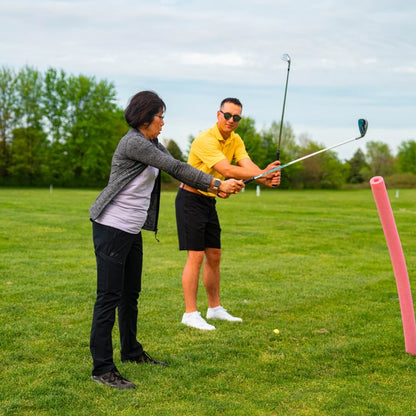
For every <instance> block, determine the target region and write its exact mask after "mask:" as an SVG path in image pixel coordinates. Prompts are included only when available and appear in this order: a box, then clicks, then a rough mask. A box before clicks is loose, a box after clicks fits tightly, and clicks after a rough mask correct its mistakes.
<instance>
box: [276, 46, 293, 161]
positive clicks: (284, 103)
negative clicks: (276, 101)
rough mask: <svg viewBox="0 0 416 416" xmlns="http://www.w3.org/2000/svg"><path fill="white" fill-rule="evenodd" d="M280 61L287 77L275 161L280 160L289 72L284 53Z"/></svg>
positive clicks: (286, 56) (288, 63) (288, 58)
mask: <svg viewBox="0 0 416 416" xmlns="http://www.w3.org/2000/svg"><path fill="white" fill-rule="evenodd" d="M281 59H282V61H285V62H287V75H286V87H285V96H284V99H283V109H282V118H281V119H280V131H279V141H278V143H277V153H276V160H279V158H280V142H281V140H282V129H283V117H284V115H285V106H286V94H287V83H288V81H289V71H290V56H289V55H288V54H287V53H285V54H283V55H282V58H281Z"/></svg>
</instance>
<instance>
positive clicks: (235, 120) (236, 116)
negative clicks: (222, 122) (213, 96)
mask: <svg viewBox="0 0 416 416" xmlns="http://www.w3.org/2000/svg"><path fill="white" fill-rule="evenodd" d="M220 113H222V114H223V115H224V118H225V119H226V120H229V119H230V118H231V117H232V118H233V121H234V122H235V123H238V122H239V121H240V120H241V116H239V115H238V114H234V115H232V114H231V113H224V111H221V110H220Z"/></svg>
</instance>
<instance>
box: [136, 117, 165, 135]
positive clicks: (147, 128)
mask: <svg viewBox="0 0 416 416" xmlns="http://www.w3.org/2000/svg"><path fill="white" fill-rule="evenodd" d="M163 117H164V116H163V112H162V111H159V112H158V113H157V114H155V116H154V118H153V121H152V122H151V123H150V124H148V125H143V126H141V127H139V130H140V131H141V132H142V133H143V135H144V137H146V138H147V139H149V140H154V139H157V138H158V136H159V134H160V132H161V131H162V127H163V126H164V125H165V122H164V121H163Z"/></svg>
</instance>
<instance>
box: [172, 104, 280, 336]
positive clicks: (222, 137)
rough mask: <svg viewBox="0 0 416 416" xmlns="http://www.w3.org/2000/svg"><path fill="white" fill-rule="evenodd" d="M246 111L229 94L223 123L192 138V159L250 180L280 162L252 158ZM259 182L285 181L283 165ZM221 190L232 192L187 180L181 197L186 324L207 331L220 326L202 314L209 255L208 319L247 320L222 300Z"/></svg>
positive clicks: (219, 174)
mask: <svg viewBox="0 0 416 416" xmlns="http://www.w3.org/2000/svg"><path fill="white" fill-rule="evenodd" d="M241 112H242V104H241V102H240V101H239V100H238V99H237V98H226V99H224V100H223V101H222V103H221V106H220V110H219V111H218V112H217V123H216V124H215V125H214V126H213V127H211V128H210V129H209V130H206V131H203V132H201V133H200V134H199V135H198V137H197V138H196V139H195V140H194V142H193V143H192V146H191V151H190V153H189V157H188V163H189V164H190V165H192V166H193V167H195V168H197V169H199V170H202V171H203V172H205V173H209V174H211V175H213V176H214V177H216V178H218V179H224V178H235V179H248V178H251V177H253V176H255V175H258V174H260V173H262V172H264V171H267V170H270V169H273V168H275V167H277V166H279V164H280V162H278V161H276V162H273V163H271V164H270V165H268V166H267V168H266V169H264V170H261V169H260V168H259V167H258V166H257V165H256V164H255V163H253V162H252V160H251V159H250V157H249V155H248V153H247V151H246V149H245V146H244V142H243V140H242V139H241V137H240V136H239V135H238V134H236V133H235V132H234V130H235V129H236V128H237V127H238V123H239V121H240V120H241ZM233 161H234V162H235V165H233V164H232V162H233ZM257 182H259V183H262V184H264V185H267V186H270V187H271V186H276V185H279V184H280V170H278V171H276V172H273V173H271V174H268V175H265V176H263V177H262V178H259V179H257ZM214 186H215V184H214ZM216 195H218V196H219V197H221V198H227V197H228V195H226V194H223V193H222V192H218V191H217V192H216V194H214V193H208V192H201V191H199V190H197V189H195V188H192V187H190V186H188V185H185V184H181V185H180V188H179V190H178V194H177V196H176V202H175V206H176V222H177V228H178V238H179V249H180V250H187V251H188V258H187V261H186V264H185V267H184V269H183V274H182V288H183V294H184V299H185V313H184V314H183V318H182V323H183V324H185V325H188V326H190V327H194V328H198V329H202V330H214V329H215V326H213V325H210V324H209V323H208V322H206V321H205V319H204V318H202V316H201V314H200V312H198V309H197V304H196V298H197V291H198V280H199V273H200V269H201V266H202V262H203V260H204V258H205V263H204V267H203V282H204V286H205V290H206V293H207V297H208V311H207V319H223V320H227V321H234V322H242V319H241V318H237V317H234V316H232V315H231V314H230V313H228V312H227V310H226V309H224V308H223V307H222V306H221V304H220V293H219V292H220V260H221V239H220V232H221V229H220V224H219V220H218V215H217V211H216V207H215V197H216Z"/></svg>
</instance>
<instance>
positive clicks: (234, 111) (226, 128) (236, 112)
mask: <svg viewBox="0 0 416 416" xmlns="http://www.w3.org/2000/svg"><path fill="white" fill-rule="evenodd" d="M241 110H242V108H241V107H240V106H239V105H235V104H233V103H224V104H223V106H222V107H221V110H219V111H218V112H217V120H218V121H217V125H218V129H219V130H220V133H221V134H222V136H223V137H224V138H227V137H229V136H230V134H231V132H232V131H234V130H235V129H236V128H237V127H238V121H234V118H233V117H230V118H229V119H228V120H227V119H226V117H227V115H228V114H231V116H238V117H241Z"/></svg>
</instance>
